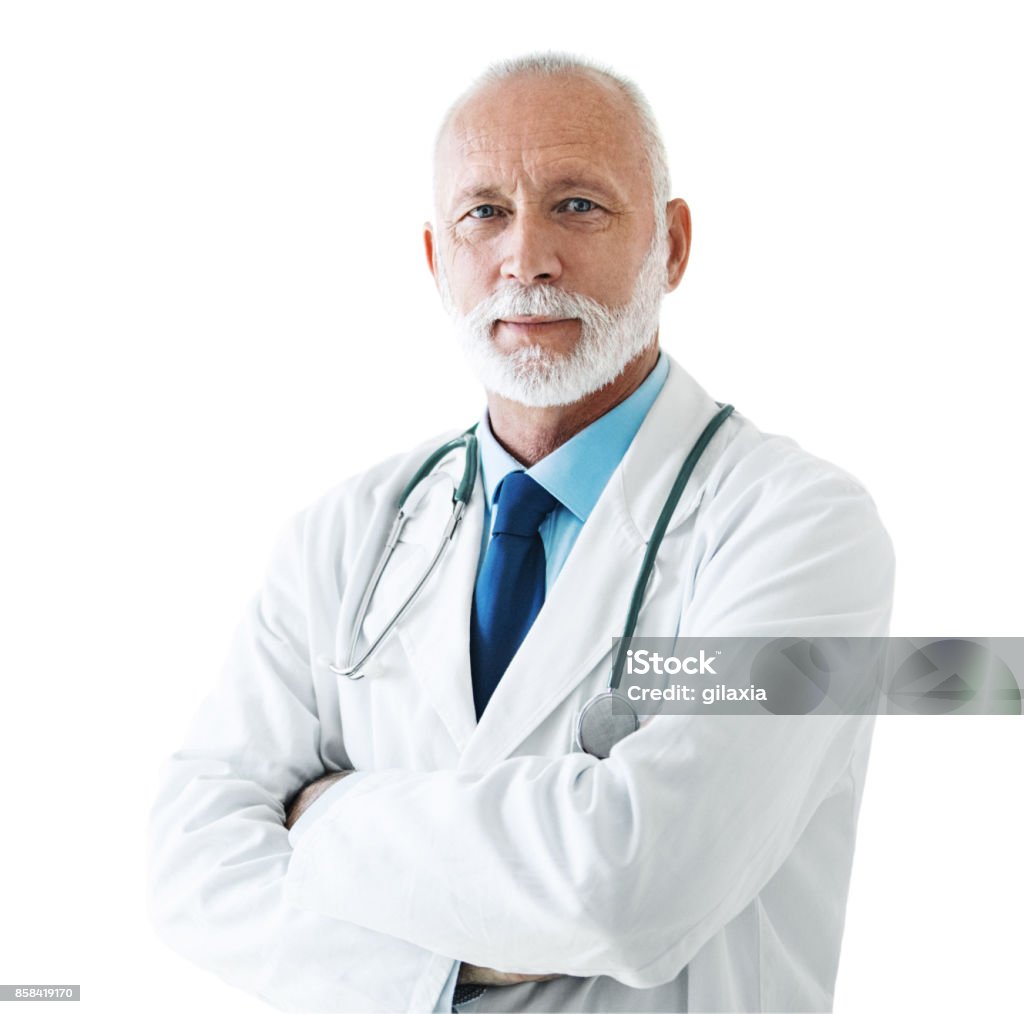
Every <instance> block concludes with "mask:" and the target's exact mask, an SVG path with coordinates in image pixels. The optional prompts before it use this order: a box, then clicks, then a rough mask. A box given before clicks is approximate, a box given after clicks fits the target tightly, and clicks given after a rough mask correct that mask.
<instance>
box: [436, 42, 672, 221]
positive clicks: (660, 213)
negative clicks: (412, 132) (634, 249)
mask: <svg viewBox="0 0 1024 1014" xmlns="http://www.w3.org/2000/svg"><path fill="white" fill-rule="evenodd" d="M565 74H581V75H591V76H595V77H598V78H600V79H602V80H604V81H605V82H607V83H608V84H610V85H612V86H613V87H614V88H616V89H617V90H618V91H619V93H620V94H621V95H623V96H624V97H625V98H626V100H627V101H628V102H629V104H630V106H631V107H632V109H633V112H634V113H636V119H637V124H638V125H639V127H640V137H641V141H642V144H643V151H644V157H645V158H646V160H647V167H648V169H649V171H650V174H651V189H652V191H653V193H652V197H653V199H654V220H655V223H656V228H657V231H658V234H659V235H664V234H665V231H666V228H667V219H666V215H665V205H666V204H668V202H669V199H670V194H671V190H672V184H671V179H670V177H669V171H668V156H667V155H666V153H665V142H664V141H662V139H661V131H659V130H658V123H657V120H655V118H654V112H653V111H652V110H651V106H650V103H648V101H647V99H646V98H645V96H644V94H643V92H642V91H640V89H639V88H638V87H637V86H636V85H635V84H634V83H633V82H632V81H631V80H630V79H629V78H627V77H623V76H622V75H621V74H617V73H616V72H615V71H613V70H612V69H611V68H609V67H605V66H602V65H601V64H598V63H595V62H594V61H592V60H588V59H586V58H584V57H581V56H573V55H572V54H571V53H556V52H547V53H527V54H526V55H525V56H517V57H513V58H511V59H508V60H499V61H497V62H496V63H492V64H491V65H490V66H489V67H488V68H487V69H486V70H485V71H484V72H483V73H482V74H481V75H480V76H479V77H478V78H477V79H476V80H475V81H474V82H473V83H472V84H471V85H470V86H469V87H468V88H467V89H466V90H465V91H464V92H463V93H462V94H461V95H459V97H458V98H457V99H456V100H455V101H454V102H453V103H452V104H451V105H450V106H449V107H448V111H447V112H446V113H445V115H444V119H443V120H442V121H441V126H440V127H439V128H438V131H437V135H436V136H435V139H434V164H435V166H436V164H437V150H438V147H439V146H440V143H441V139H442V138H443V137H444V134H445V131H446V130H447V128H448V125H449V124H450V123H451V120H452V117H453V116H454V115H455V113H456V112H457V111H458V110H459V108H460V107H461V106H462V104H463V103H464V102H465V101H466V100H467V99H468V98H470V96H472V95H473V94H475V93H476V92H477V91H478V90H479V89H480V88H483V87H485V86H486V85H490V84H495V83H497V82H499V81H507V80H509V79H510V78H516V77H558V76H560V75H565Z"/></svg>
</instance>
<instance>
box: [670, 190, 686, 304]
mask: <svg viewBox="0 0 1024 1014" xmlns="http://www.w3.org/2000/svg"><path fill="white" fill-rule="evenodd" d="M665 212H666V218H667V225H668V264H667V265H666V268H667V270H666V281H665V291H666V292H671V291H672V290H673V289H674V288H676V286H678V285H679V283H680V282H681V281H682V280H683V272H684V271H685V270H686V264H687V261H689V259H690V209H689V207H688V206H687V204H686V201H684V200H683V199H682V198H681V197H677V198H676V199H675V200H673V201H669V202H668V205H667V206H666V208H665Z"/></svg>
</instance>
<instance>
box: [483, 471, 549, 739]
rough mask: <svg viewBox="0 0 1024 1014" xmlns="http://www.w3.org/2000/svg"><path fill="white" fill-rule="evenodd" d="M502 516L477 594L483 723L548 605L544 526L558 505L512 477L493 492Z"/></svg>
mask: <svg viewBox="0 0 1024 1014" xmlns="http://www.w3.org/2000/svg"><path fill="white" fill-rule="evenodd" d="M494 501H495V505H496V507H497V516H496V518H495V521H494V525H493V527H492V529H491V541H490V543H489V545H488V546H487V552H486V554H485V556H484V563H483V566H482V567H481V568H480V574H479V575H478V577H477V579H476V589H475V591H474V593H473V617H472V620H471V622H470V632H469V657H470V662H471V665H472V670H473V700H474V702H475V704H476V717H477V718H478V719H479V718H480V716H481V715H482V714H483V713H484V708H486V707H487V702H488V701H489V700H490V699H491V694H493V693H494V688H495V687H496V686H497V685H498V681H499V680H500V679H501V677H502V676H503V675H504V674H505V670H506V669H507V668H508V664H509V662H511V661H512V656H513V655H515V653H516V651H517V650H518V649H519V645H520V644H522V643H523V638H525V637H526V634H527V631H529V629H530V627H531V625H532V624H533V621H534V619H535V618H536V616H537V613H539V612H540V607H541V606H542V605H543V604H544V585H545V561H544V543H543V542H541V538H540V532H539V530H538V529H539V528H540V523H541V521H543V520H544V517H545V515H547V514H548V513H550V512H551V511H552V510H554V508H555V507H557V506H558V500H557V499H556V498H555V497H553V496H552V495H551V494H550V493H549V492H548V491H547V490H546V489H544V487H543V486H541V485H539V484H538V483H537V482H536V480H534V479H532V478H531V477H530V476H528V475H527V474H526V473H525V472H509V474H508V475H506V476H505V478H504V479H502V481H501V483H500V484H499V486H498V488H497V489H496V490H495V492H494Z"/></svg>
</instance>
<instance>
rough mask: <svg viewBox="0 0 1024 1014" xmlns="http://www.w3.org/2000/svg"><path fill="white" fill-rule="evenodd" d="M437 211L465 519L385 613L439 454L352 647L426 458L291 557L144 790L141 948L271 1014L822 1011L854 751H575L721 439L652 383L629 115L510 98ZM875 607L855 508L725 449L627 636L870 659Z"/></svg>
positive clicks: (817, 482) (730, 740)
mask: <svg viewBox="0 0 1024 1014" xmlns="http://www.w3.org/2000/svg"><path fill="white" fill-rule="evenodd" d="M435 182H436V186H435V202H436V207H435V211H436V218H435V224H433V225H429V224H428V225H427V227H426V229H425V235H424V238H425V245H426V254H427V260H428V263H429V266H430V269H431V271H432V272H433V275H434V277H435V279H436V281H437V285H438V289H439V291H440V294H441V297H442V299H443V301H444V303H445V306H446V307H447V309H448V310H449V312H450V313H451V315H452V317H453V318H454V321H455V325H456V329H457V332H458V334H459V336H460V339H461V342H462V344H463V346H464V350H465V352H466V353H467V355H468V356H469V359H470V361H471V362H472V364H473V366H474V367H475V369H476V371H477V373H478V375H479V377H480V380H481V381H482V383H483V386H484V388H485V389H486V392H487V408H486V411H485V412H484V414H483V417H482V418H481V419H480V421H479V424H478V426H477V430H476V436H477V438H478V440H479V450H480V463H481V470H480V474H479V476H478V477H477V479H476V484H475V487H474V488H473V491H472V495H471V497H470V499H469V502H468V506H467V508H466V512H465V515H464V517H463V519H462V520H461V522H460V523H459V524H458V527H457V528H456V534H455V538H454V539H453V540H452V543H451V548H450V549H448V550H447V553H446V555H444V556H443V557H442V559H441V561H440V563H439V565H438V567H437V569H436V571H435V572H434V573H433V574H432V575H431V577H430V578H429V579H428V581H427V583H426V585H425V587H424V588H423V590H422V592H421V593H420V594H419V596H418V597H416V598H415V600H414V601H413V603H412V605H411V606H410V607H409V608H408V609H406V610H405V611H404V612H401V609H402V605H403V603H404V602H405V601H406V599H407V597H408V595H409V592H410V590H411V589H412V588H413V587H414V586H415V584H416V582H417V580H418V578H419V577H420V575H421V574H422V573H423V572H424V569H425V567H426V565H427V563H428V562H429V560H430V558H431V556H432V555H433V553H434V551H435V547H436V545H437V541H438V538H439V535H440V533H441V531H443V530H444V529H445V525H446V523H448V520H449V518H450V517H451V516H452V482H450V481H449V480H448V479H447V478H445V476H446V475H451V476H452V477H453V481H456V482H457V481H458V477H459V476H460V475H461V474H462V468H463V459H464V454H465V452H464V451H463V450H462V449H461V447H453V448H452V449H450V451H449V452H447V453H446V454H445V455H443V456H442V457H441V459H440V460H439V461H438V462H436V464H435V469H434V473H435V475H434V477H433V478H430V479H428V480H427V482H425V483H424V484H422V485H421V486H420V487H419V490H420V492H418V493H417V494H416V495H415V497H414V499H415V500H416V503H415V505H414V506H413V507H410V508H409V512H410V515H411V516H410V520H409V521H408V523H407V524H406V526H405V528H404V529H403V531H402V534H401V537H400V538H399V539H398V541H397V544H396V545H395V546H394V549H393V553H392V555H391V557H390V560H389V562H388V565H387V567H386V568H385V570H384V571H383V574H382V575H381V576H380V581H379V584H378V585H377V586H376V589H375V591H374V592H373V595H372V597H371V598H370V600H369V604H368V608H367V609H366V610H365V614H364V615H363V612H364V611H363V610H361V609H360V603H361V600H362V598H363V594H364V590H365V589H366V588H367V585H368V583H369V582H371V581H372V576H373V571H374V568H375V565H376V562H377V561H378V559H379V558H380V555H381V552H382V547H383V546H384V543H385V541H386V540H387V536H388V531H389V528H390V525H391V523H392V518H393V516H394V509H395V506H396V504H397V502H398V500H399V496H400V493H401V491H402V489H403V488H404V487H405V486H406V484H407V483H408V481H409V479H410V477H411V476H412V475H413V474H414V473H415V472H416V470H417V468H418V466H419V465H420V463H421V462H422V461H423V459H424V458H425V457H426V456H427V455H428V454H429V453H430V451H432V450H433V449H434V448H435V447H437V446H438V444H440V443H442V442H443V440H444V439H446V438H435V439H432V440H430V441H428V442H426V443H425V444H424V445H422V446H420V447H417V448H415V449H413V450H412V451H410V452H409V453H405V454H401V455H399V456H397V457H395V458H392V459H389V460H388V461H385V462H383V463H382V464H380V465H378V466H376V467H375V468H373V469H371V470H370V471H368V472H366V473H365V474H362V475H360V476H357V477H355V478H353V479H350V480H348V481H346V482H344V483H342V484H341V485H339V486H338V487H337V488H335V489H334V490H332V491H330V492H329V493H328V494H326V495H325V496H324V497H323V498H321V499H320V500H319V501H318V502H317V503H315V504H314V505H312V506H311V507H310V508H308V509H307V510H305V511H303V512H302V513H301V514H300V515H299V516H298V517H297V518H296V519H295V521H294V523H293V524H292V525H291V526H289V528H288V530H287V532H286V534H285V536H284V537H283V538H282V540H281V542H280V544H279V547H278V549H277V552H276V553H275V556H274V558H273V561H272V563H271V567H270V570H269V573H268V576H267V580H266V585H265V587H264V589H263V591H262V593H261V595H260V596H259V597H258V598H257V599H256V601H254V603H253V604H252V607H251V608H250V610H249V612H248V613H247V615H246V616H245V618H244V620H243V622H242V624H241V626H240V628H239V630H238V633H237V637H236V640H235V642H234V645H233V648H232V650H231V654H230V657H229V660H228V664H227V667H226V670H225V673H224V675H223V678H222V680H221V682H220V684H219V686H218V689H217V690H216V691H215V693H214V694H213V695H212V696H211V697H210V699H209V700H208V701H207V702H206V703H205V705H204V706H203V707H202V709H201V711H200V713H199V715H198V717H197V719H196V721H195V723H194V725H193V727H192V729H191V731H190V732H189V734H188V738H187V741H186V743H185V745H184V747H183V749H182V750H181V751H180V752H178V753H177V754H176V755H175V756H174V757H173V758H172V760H171V762H170V764H169V767H168V770H167V773H166V776H165V778H164V782H163V784H162V787H161V790H160V794H159V798H158V800H157V803H156V806H155V808H154V813H153V820H152V831H153V863H152V893H153V913H154V918H155V921H156V923H157V925H158V927H159V929H160V931H161V933H162V935H163V936H164V937H165V938H166V939H167V940H168V941H169V942H170V943H171V944H172V945H173V946H175V947H176V948H178V949H179V950H180V951H182V952H183V953H184V954H186V955H188V956H190V957H192V958H193V959H194V960H196V961H197V962H199V963H201V964H203V965H205V966H207V967H209V968H211V969H213V970H215V971H216V972H218V973H219V974H221V975H222V976H224V977H225V978H226V979H228V980H229V981H231V982H233V983H236V984H238V985H240V986H243V987H245V988H247V989H250V990H252V991H254V992H256V993H259V994H261V995H262V996H263V997H265V998H266V999H267V1000H269V1001H270V1002H272V1003H274V1004H277V1005H279V1006H281V1007H284V1008H287V1009H292V1010H318V1011H353V1010H385V1011H398V1010H411V1011H432V1010H449V1009H452V1005H453V1004H454V1005H455V1006H456V1008H457V1009H458V1010H460V1011H461V1010H466V1011H519V1010H523V1011H525V1010H531V1011H584V1010H586V1011H605V1010H607V1011H613V1010H615V1011H617V1010H644V1011H685V1010H714V1011H724V1010H730V1011H743V1010H749V1011H754V1010H757V1011H760V1010H801V1011H807V1010H827V1009H830V1007H831V1000H832V991H833V986H834V981H835V976H836V970H837V963H838V956H839V945H840V939H841V933H842V925H843V916H844V908H845V901H846V892H847V887H848V880H849V872H850V864H851V861H852V854H853V842H854V833H855V825H856V819H857V811H858V807H859V803H860V797H861V791H862V787H863V782H864V775H865V768H866V763H867V755H868V749H869V744H870V735H871V722H870V719H859V718H841V717H838V718H827V717H820V716H808V717H771V718H769V717H765V718H753V717H751V718H739V717H735V718H722V717H717V718H715V717H704V718H699V717H681V716H668V715H659V716H656V717H653V718H650V719H649V720H646V721H644V722H643V723H642V724H641V726H640V728H639V729H638V730H637V731H635V732H632V733H631V734H629V735H627V736H625V737H624V738H622V739H621V740H620V741H619V742H617V743H616V744H615V745H614V747H612V748H611V751H610V754H609V755H608V756H604V757H602V756H592V755H591V754H588V753H585V752H583V751H581V750H580V749H578V748H577V747H576V746H575V745H574V739H573V729H574V727H575V722H576V717H577V715H578V713H579V711H580V709H581V707H582V706H583V705H584V703H585V702H586V701H588V700H589V699H590V698H591V697H592V695H593V694H595V693H596V692H598V691H600V690H601V689H602V688H603V687H604V686H605V683H606V680H607V673H608V665H609V656H610V653H611V649H612V638H613V636H615V635H617V634H618V633H619V632H620V631H621V629H622V625H623V621H624V617H625V614H626V611H627V607H628V603H629V596H630V592H631V589H632V584H633V580H634V577H635V575H636V573H637V570H638V568H639V566H640V563H641V560H642V558H643V556H644V552H645V549H646V546H647V543H648V540H649V539H650V538H651V533H652V530H653V528H654V525H655V521H656V519H657V518H658V514H659V512H660V511H661V509H662V505H663V503H664V502H665V499H666V496H667V495H668V493H669V489H670V487H671V486H672V484H673V481H674V479H675V477H676V474H677V472H678V470H679V468H680V465H681V463H682V462H683V460H684V458H686V456H687V455H688V453H689V451H690V449H691V447H692V446H693V444H694V443H695V441H696V440H697V438H698V436H699V435H700V434H701V432H702V430H703V429H704V427H705V426H706V425H707V423H708V421H709V420H710V419H711V418H712V417H713V416H715V414H716V413H717V411H718V406H717V405H716V404H715V402H714V400H713V399H712V398H711V397H710V396H709V395H708V394H707V393H706V392H705V391H704V390H703V389H702V388H701V387H700V386H699V385H698V384H697V383H696V382H695V381H694V380H693V378H691V377H690V376H689V375H688V374H687V373H686V372H685V371H684V370H683V369H682V368H681V367H680V366H679V365H678V364H677V363H676V362H675V361H674V360H672V359H670V358H669V357H668V356H667V355H666V354H665V353H664V352H661V351H660V350H659V344H658V327H659V325H658V311H659V306H660V302H661V298H662V296H663V294H664V293H666V292H668V291H671V290H672V289H674V288H675V287H676V286H677V285H678V284H679V282H680V280H681V278H682V276H683V272H684V270H685V267H686V263H687V259H688V257H689V253H690V217H689V211H688V209H687V206H686V204H685V203H684V202H683V201H682V200H679V199H676V200H670V199H669V180H668V170H667V166H666V160H665V155H664V151H663V148H662V143H661V141H660V139H659V136H658V131H657V127H656V125H655V122H654V120H653V118H652V116H651V113H650V110H649V108H648V106H647V104H646V102H645V101H644V99H643V98H642V96H641V95H640V94H639V92H638V91H637V90H636V88H635V87H634V86H633V85H632V84H631V83H629V82H627V81H625V80H623V79H621V78H619V77H618V76H616V75H614V74H612V73H610V72H608V71H606V70H602V69H598V68H595V67H594V66H592V65H590V64H588V63H586V62H584V61H579V60H576V59H574V58H570V57H565V56H558V55H552V54H548V55H545V56H532V57H525V58H522V59H519V60H515V61H511V62H507V63H503V64H500V65H497V66H495V67H493V68H491V69H490V70H489V71H488V72H487V73H486V74H485V75H484V76H483V78H481V79H480V80H479V81H478V82H476V83H475V84H474V85H473V86H472V87H471V88H470V90H469V91H468V92H467V93H465V94H464V95H463V96H461V97H460V98H459V100H458V101H457V102H456V103H455V105H454V106H453V107H452V109H451V110H450V112H449V114H448V116H447V117H446V119H445V121H444V123H443V125H442V127H441V130H440V132H439V135H438V141H437V149H436V181H435ZM451 435H452V434H449V435H448V436H451ZM892 574H893V564H892V553H891V548H890V544H889V540H888V537H887V536H886V534H885V531H884V529H883V528H882V526H881V524H880V522H879V520H878V517H877V513H876V511H875V508H874V505H873V503H872V501H871V499H870V497H869V496H868V495H867V494H866V492H865V491H864V489H863V488H862V487H861V486H860V484H859V483H857V482H856V481H855V480H854V479H853V478H851V477H850V476H849V475H848V474H846V473H845V472H843V471H842V470H841V469H839V468H837V467H835V466H833V465H830V464H828V463H827V462H824V461H822V460H820V459H818V458H815V457H813V456H811V455H809V454H807V453H806V452H804V451H802V450H801V449H800V448H799V447H798V446H797V445H796V444H795V443H793V442H792V441H791V440H788V439H785V438H782V437H776V436H771V435H768V434H764V433H762V432H761V431H759V430H758V429H757V428H756V427H755V426H754V425H753V424H752V423H751V422H750V421H749V420H747V419H746V418H745V417H744V416H743V415H742V414H741V413H739V412H736V413H734V414H733V415H732V416H731V417H729V418H728V419H727V420H726V421H725V423H724V424H723V425H722V426H721V428H720V429H719V430H718V432H717V433H716V434H715V436H714V437H713V438H712V440H711V442H710V444H709V445H708V447H707V450H706V451H705V453H704V455H703V457H702V458H701V459H700V462H699V464H698V466H697V468H696V470H695V471H694V473H693V475H692V476H691V479H690V483H689V485H688V486H687V487H686V490H685V492H684V494H683V496H682V498H681V499H680V500H679V502H678V505H677V507H676V508H675V510H674V512H673V514H672V517H671V520H670V522H669V524H668V527H667V530H666V532H665V537H664V540H663V542H662V545H661V548H660V550H659V552H658V556H657V564H656V568H655V572H654V577H653V579H652V581H651V583H650V585H649V586H648V588H647V591H646V594H645V597H644V600H643V608H642V610H641V612H640V616H639V625H638V628H637V633H638V634H641V635H642V634H646V635H649V636H669V637H671V636H675V635H680V636H698V635H699V636H710V635H715V636H725V635H751V636H765V635H772V636H774V635H844V636H855V635H879V634H884V633H885V632H886V628H887V625H888V618H889V612H890V606H891V594H892ZM396 613H399V614H400V615H399V620H398V622H397V624H396V626H395V628H394V629H393V630H392V631H390V632H389V633H387V634H386V636H385V637H384V638H383V640H382V641H380V643H379V645H378V647H377V650H376V651H375V653H374V655H373V658H372V661H371V662H366V663H365V664H364V663H361V662H359V661H358V660H359V659H360V657H361V656H362V655H364V654H365V652H366V650H367V648H368V647H369V646H370V645H371V644H372V643H373V642H374V641H375V640H377V639H378V638H379V637H380V636H381V635H382V634H383V633H385V632H386V631H387V630H388V624H389V622H390V620H391V619H392V618H393V617H394V616H395V615H396ZM349 659H355V660H356V661H355V663H354V665H355V669H356V670H358V671H355V672H353V673H352V675H355V676H358V677H362V678H359V679H350V678H348V676H347V675H345V673H344V670H345V667H346V665H348V664H349V663H348V662H347V660H349Z"/></svg>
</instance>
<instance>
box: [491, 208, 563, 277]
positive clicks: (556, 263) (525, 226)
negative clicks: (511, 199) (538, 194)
mask: <svg viewBox="0 0 1024 1014" xmlns="http://www.w3.org/2000/svg"><path fill="white" fill-rule="evenodd" d="M555 232H556V230H555V227H554V226H553V225H552V224H551V223H548V222H546V221H544V218H543V216H541V215H539V214H537V213H536V212H534V211H532V210H531V209H521V210H520V211H519V212H518V213H517V214H516V215H515V216H514V218H513V219H512V222H511V224H510V225H509V227H508V228H506V229H505V236H504V240H505V249H504V252H503V253H504V256H503V258H502V264H501V277H502V278H503V279H504V280H506V281H516V282H519V284H520V285H533V284H535V283H538V282H556V281H558V279H559V278H561V277H562V261H561V258H560V257H559V254H558V251H557V249H556V235H555Z"/></svg>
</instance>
